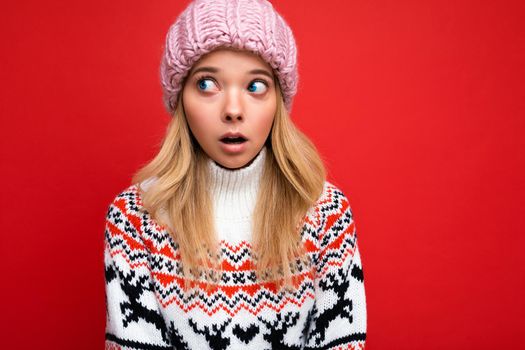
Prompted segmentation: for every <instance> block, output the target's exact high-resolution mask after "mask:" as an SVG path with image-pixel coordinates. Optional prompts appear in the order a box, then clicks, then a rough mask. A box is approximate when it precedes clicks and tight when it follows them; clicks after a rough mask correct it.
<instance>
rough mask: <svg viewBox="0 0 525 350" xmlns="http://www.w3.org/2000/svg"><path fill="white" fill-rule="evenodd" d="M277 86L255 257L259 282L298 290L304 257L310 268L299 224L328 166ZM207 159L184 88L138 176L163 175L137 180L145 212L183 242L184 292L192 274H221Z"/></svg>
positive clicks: (211, 278)
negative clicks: (146, 184)
mask: <svg viewBox="0 0 525 350" xmlns="http://www.w3.org/2000/svg"><path fill="white" fill-rule="evenodd" d="M275 86H276V90H277V110H276V114H275V119H274V122H273V125H272V130H271V132H270V135H269V137H268V139H267V140H266V146H267V148H268V152H266V161H265V165H264V168H263V173H262V175H261V183H260V188H259V191H258V197H257V200H256V204H255V208H254V214H253V218H252V220H253V221H252V224H253V225H252V227H253V254H254V256H253V258H254V261H255V267H256V269H255V272H256V276H257V278H258V280H259V281H261V282H262V281H265V282H273V283H275V284H276V286H277V287H278V288H279V289H280V288H281V287H284V288H285V289H287V290H292V289H293V275H294V274H295V273H296V272H297V271H303V267H304V264H305V263H306V264H307V265H308V266H311V265H310V264H311V261H310V260H309V258H308V255H307V254H306V251H305V249H304V247H303V245H302V243H301V231H300V230H301V228H302V226H303V224H304V219H305V216H306V214H307V212H308V210H309V208H311V207H312V206H313V205H314V204H315V203H316V201H317V200H318V198H319V197H320V195H321V194H322V191H323V186H324V182H325V179H326V170H325V167H324V165H323V161H322V159H321V158H320V155H319V153H318V152H317V149H316V148H315V146H314V144H313V143H312V142H311V141H310V140H309V139H308V138H307V137H306V136H305V135H304V134H303V133H302V132H301V131H300V130H299V129H298V128H296V126H295V125H294V124H293V122H292V121H291V119H290V117H289V115H288V112H287V110H286V108H285V105H284V102H283V98H282V94H281V90H280V86H279V83H278V81H276V85H275ZM207 160H208V156H207V155H206V154H205V153H204V151H203V150H202V148H201V147H200V146H199V144H198V142H197V141H196V140H195V139H194V136H193V135H192V134H191V130H190V128H189V126H188V123H187V120H186V116H185V114H184V109H183V105H182V92H181V93H180V94H179V97H178V100H177V108H176V109H175V112H174V115H173V117H172V119H171V120H170V122H169V125H168V128H167V132H166V135H165V137H164V140H163V141H162V144H161V147H160V151H159V152H158V154H157V155H156V156H155V157H154V158H153V159H152V160H151V161H150V162H149V163H147V164H146V165H145V166H144V167H142V168H141V169H140V170H139V171H138V172H137V173H136V174H135V175H134V176H133V179H132V181H133V183H135V184H136V183H141V182H143V181H145V180H147V179H149V178H151V177H156V178H157V179H156V181H155V182H153V184H152V185H151V186H149V187H148V189H147V190H146V191H143V190H142V189H141V187H140V186H139V190H140V195H141V199H142V203H143V210H145V211H147V212H149V213H150V215H151V217H152V218H153V219H154V220H156V221H157V222H158V223H159V224H160V225H161V226H164V227H165V228H166V229H167V230H168V232H169V233H170V235H171V236H172V237H173V239H174V240H175V242H176V243H177V245H178V248H179V252H180V256H181V263H182V271H183V275H184V277H185V278H184V290H185V291H186V290H187V289H188V287H190V286H192V285H194V284H195V282H194V281H191V282H190V283H189V285H188V284H187V282H188V281H189V280H191V279H201V278H202V276H203V275H204V277H205V279H206V281H207V282H208V284H207V286H208V287H207V288H209V287H210V286H211V285H212V284H213V283H216V282H217V281H220V278H221V275H222V270H221V265H220V261H219V258H220V254H219V249H218V248H219V245H218V241H217V237H216V234H215V227H214V221H213V205H212V201H211V198H210V197H209V196H210V191H209V186H210V178H209V174H208V168H207ZM196 218H198V219H196ZM203 265H204V266H203ZM300 265H302V266H300ZM206 271H208V272H206Z"/></svg>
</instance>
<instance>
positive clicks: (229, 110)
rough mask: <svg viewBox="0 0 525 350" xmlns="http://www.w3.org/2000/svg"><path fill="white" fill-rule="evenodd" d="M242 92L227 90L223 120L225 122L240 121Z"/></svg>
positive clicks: (241, 115)
mask: <svg viewBox="0 0 525 350" xmlns="http://www.w3.org/2000/svg"><path fill="white" fill-rule="evenodd" d="M241 94H242V91H240V90H239V89H235V88H232V89H229V90H228V91H227V93H226V102H225V106H224V114H223V115H224V119H225V120H226V121H232V120H242V118H243V108H242V96H241Z"/></svg>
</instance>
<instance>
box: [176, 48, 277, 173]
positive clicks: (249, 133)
mask: <svg viewBox="0 0 525 350" xmlns="http://www.w3.org/2000/svg"><path fill="white" fill-rule="evenodd" d="M202 67H215V68H217V71H216V72H208V71H201V72H196V71H197V70H198V69H199V68H202ZM254 69H262V70H265V71H266V72H267V73H268V74H269V75H270V76H271V77H270V76H267V75H264V74H262V73H255V74H253V73H250V71H252V70H254ZM194 73H195V74H194ZM274 79H275V78H274V75H273V71H272V69H271V67H270V66H269V65H268V64H267V63H266V62H265V61H264V60H263V59H261V58H260V57H259V56H257V55H256V54H253V53H251V52H247V51H239V50H234V49H230V48H221V49H217V50H215V51H212V52H210V53H208V54H207V55H205V56H203V57H201V59H200V60H199V61H198V62H196V63H195V64H194V66H193V67H192V69H191V71H190V72H189V74H188V78H187V80H186V82H185V85H184V87H183V91H182V101H183V106H184V112H185V115H186V120H187V121H188V125H189V127H190V130H191V132H192V134H193V135H194V136H195V138H196V140H197V141H198V143H199V145H200V146H201V147H202V149H203V150H204V152H205V153H206V154H207V155H208V157H210V158H212V159H213V160H214V161H215V162H216V163H217V164H218V165H219V166H222V167H224V168H227V169H232V170H233V169H238V168H242V167H245V166H247V165H249V164H250V163H251V161H252V160H253V159H254V158H255V156H256V155H257V154H258V153H259V151H260V150H261V148H262V147H263V146H264V143H265V141H266V139H267V138H268V135H269V134H270V131H271V128H272V125H273V120H274V118H275V112H276V109H277V101H276V96H277V95H276V90H275V89H276V86H275V80H274ZM263 82H266V84H268V86H266V85H265V84H264V83H263ZM230 131H231V132H240V133H242V134H243V135H244V136H245V137H246V138H247V139H248V141H246V142H245V149H244V151H242V152H241V153H230V152H227V151H225V150H223V149H222V147H221V141H220V139H221V136H222V135H224V134H225V133H227V132H230Z"/></svg>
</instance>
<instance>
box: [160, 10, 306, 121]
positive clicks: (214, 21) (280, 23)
mask: <svg viewBox="0 0 525 350" xmlns="http://www.w3.org/2000/svg"><path fill="white" fill-rule="evenodd" d="M218 47H233V48H237V49H241V50H248V51H250V52H253V53H256V54H258V55H259V56H260V57H261V58H262V59H263V60H265V61H266V62H267V63H268V64H269V65H270V66H271V67H272V68H273V70H274V73H275V74H276V75H277V77H278V79H279V83H280V85H281V90H282V94H283V100H284V104H285V106H286V109H287V110H288V111H289V112H291V109H292V100H293V97H294V95H295V94H296V92H297V84H298V79H299V76H298V72H297V48H296V44H295V39H294V37H293V33H292V30H291V28H290V27H289V26H288V24H287V23H286V21H285V20H284V19H283V17H282V16H281V15H280V14H279V13H277V12H276V11H275V9H274V8H273V6H272V4H271V3H270V2H268V1H266V0H195V1H193V2H191V3H190V4H189V5H188V7H186V9H185V10H184V11H183V12H182V13H181V14H180V15H179V17H178V18H177V19H176V21H175V22H174V23H173V24H172V25H171V26H170V28H169V30H168V34H167V36H166V42H165V46H164V54H163V55H162V59H161V64H160V81H161V85H162V89H163V101H164V105H165V107H166V109H167V110H168V112H169V113H170V115H173V113H174V111H175V107H176V103H177V95H178V94H179V92H180V90H181V89H182V81H183V79H184V78H185V76H186V75H187V74H188V72H189V70H190V69H191V67H192V66H193V64H194V63H195V62H197V61H198V60H199V58H200V57H201V56H203V55H205V54H207V53H209V52H211V51H213V50H214V49H216V48H218Z"/></svg>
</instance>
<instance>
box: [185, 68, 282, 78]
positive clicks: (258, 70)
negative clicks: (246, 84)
mask: <svg viewBox="0 0 525 350" xmlns="http://www.w3.org/2000/svg"><path fill="white" fill-rule="evenodd" d="M219 71H220V69H219V68H216V67H199V68H197V69H195V70H194V71H193V73H192V74H191V75H192V76H193V75H195V74H196V73H198V72H210V73H217V72H219ZM248 74H263V75H266V76H267V77H268V78H270V79H273V75H272V74H271V73H270V72H268V71H267V70H265V69H252V70H251V71H249V72H248Z"/></svg>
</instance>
